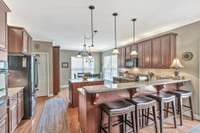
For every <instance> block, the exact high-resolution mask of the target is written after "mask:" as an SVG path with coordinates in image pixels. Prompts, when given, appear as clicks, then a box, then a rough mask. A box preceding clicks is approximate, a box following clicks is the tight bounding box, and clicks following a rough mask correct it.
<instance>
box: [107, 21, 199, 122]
mask: <svg viewBox="0 0 200 133" xmlns="http://www.w3.org/2000/svg"><path fill="white" fill-rule="evenodd" d="M170 32H175V33H177V34H178V36H177V57H178V58H179V59H180V61H181V63H182V64H183V65H184V68H183V69H182V70H181V75H182V76H185V77H186V78H188V79H191V80H192V82H193V86H194V90H192V91H193V103H194V105H193V106H194V111H195V114H197V115H200V103H199V101H200V97H199V96H200V91H199V69H200V68H199V61H200V59H199V49H200V47H199V46H200V22H196V23H193V24H190V25H186V26H183V27H180V28H177V29H174V30H172V31H170ZM185 51H189V52H192V53H193V54H194V57H193V59H192V60H191V61H183V60H182V53H183V52H185ZM108 53H110V52H109V51H106V52H104V53H103V55H106V54H108ZM127 70H129V72H132V73H134V72H135V71H134V70H133V69H127ZM139 71H140V72H141V73H147V72H148V71H152V72H154V73H155V74H157V75H162V76H165V75H166V76H170V75H173V74H174V70H173V69H139ZM199 118H200V117H199Z"/></svg>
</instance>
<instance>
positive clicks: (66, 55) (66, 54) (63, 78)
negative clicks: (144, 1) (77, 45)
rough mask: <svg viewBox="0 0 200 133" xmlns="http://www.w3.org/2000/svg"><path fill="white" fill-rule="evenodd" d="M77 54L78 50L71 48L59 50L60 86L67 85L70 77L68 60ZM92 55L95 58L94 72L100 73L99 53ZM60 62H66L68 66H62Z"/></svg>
mask: <svg viewBox="0 0 200 133" xmlns="http://www.w3.org/2000/svg"><path fill="white" fill-rule="evenodd" d="M77 54H78V51H72V50H61V51H60V85H61V88H63V87H65V86H67V85H68V80H69V79H71V68H70V66H71V65H70V62H71V57H72V56H76V55H77ZM92 56H93V57H94V59H95V70H94V72H95V73H100V71H101V65H100V64H101V53H93V54H92ZM62 62H68V63H69V68H62V67H61V65H62Z"/></svg>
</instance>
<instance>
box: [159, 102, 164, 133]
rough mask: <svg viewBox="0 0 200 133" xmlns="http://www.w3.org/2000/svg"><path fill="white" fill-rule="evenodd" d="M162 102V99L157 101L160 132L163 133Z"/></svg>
mask: <svg viewBox="0 0 200 133" xmlns="http://www.w3.org/2000/svg"><path fill="white" fill-rule="evenodd" d="M163 106H164V105H163V103H162V101H161V102H159V113H160V133H163V120H164V114H163Z"/></svg>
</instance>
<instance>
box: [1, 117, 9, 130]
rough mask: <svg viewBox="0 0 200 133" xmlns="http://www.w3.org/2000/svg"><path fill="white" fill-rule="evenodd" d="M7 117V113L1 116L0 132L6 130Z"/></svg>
mask: <svg viewBox="0 0 200 133" xmlns="http://www.w3.org/2000/svg"><path fill="white" fill-rule="evenodd" d="M7 119H8V117H7V114H4V115H3V117H2V118H1V119H0V132H1V133H7V132H8V120H7Z"/></svg>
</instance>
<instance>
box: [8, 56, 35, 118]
mask: <svg viewBox="0 0 200 133" xmlns="http://www.w3.org/2000/svg"><path fill="white" fill-rule="evenodd" d="M8 69H9V75H8V87H24V118H31V117H32V116H33V115H34V112H35V108H36V91H37V87H38V61H37V59H36V58H35V56H27V55H9V56H8Z"/></svg>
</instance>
